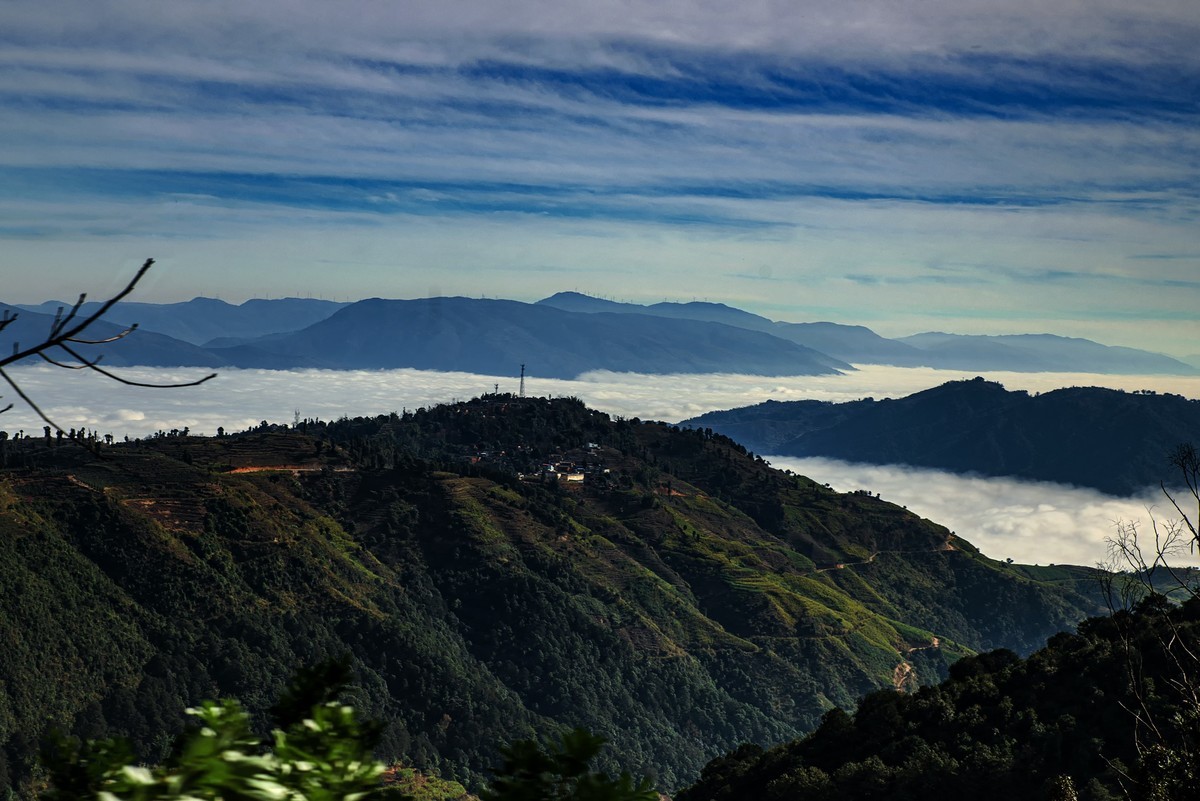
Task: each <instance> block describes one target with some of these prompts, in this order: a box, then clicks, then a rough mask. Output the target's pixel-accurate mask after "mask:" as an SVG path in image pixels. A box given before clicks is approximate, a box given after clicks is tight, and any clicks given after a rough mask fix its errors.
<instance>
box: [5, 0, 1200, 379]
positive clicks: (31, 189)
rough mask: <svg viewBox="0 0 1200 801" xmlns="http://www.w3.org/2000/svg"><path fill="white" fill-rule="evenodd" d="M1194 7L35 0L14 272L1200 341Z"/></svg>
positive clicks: (8, 293) (8, 147)
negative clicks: (690, 304) (590, 300)
mask: <svg viewBox="0 0 1200 801" xmlns="http://www.w3.org/2000/svg"><path fill="white" fill-rule="evenodd" d="M1197 41H1200V5H1198V4H1197V3H1195V2H1194V0H1147V1H1146V2H1140V3H1136V4H1133V3H1129V2H1127V0H1089V2H1086V3H1084V2H1057V3H1046V2H1043V1H1042V0H988V2H981V1H979V0H927V1H925V2H915V1H914V0H861V2H855V3H829V2H824V1H823V0H822V2H816V0H789V1H788V2H763V1H761V0H747V1H746V2H739V3H730V2H706V1H705V0H689V2H686V3H684V2H677V0H663V1H662V2H654V3H648V2H647V3H634V2H602V1H601V0H560V1H559V2H555V3H544V2H538V3H534V2H528V0H503V2H497V0H439V2H436V3H432V2H415V1H409V2H397V1H396V0H387V1H384V0H379V1H377V2H363V1H362V0H345V1H344V2H337V3H332V2H327V0H321V2H316V1H315V0H287V2H283V0H256V1H255V2H253V3H247V2H244V0H237V2H232V0H206V1H205V2H193V3H163V2H160V1H159V0H131V1H129V2H112V1H111V0H36V2H35V1H34V0H10V2H6V3H4V4H3V5H2V6H0V277H2V278H3V284H2V286H3V288H2V290H0V295H3V298H2V299H3V300H5V301H7V302H37V301H41V300H45V299H48V298H67V299H70V298H73V297H74V296H75V295H76V294H78V292H80V291H85V290H86V291H88V292H90V293H91V294H92V296H93V297H100V296H103V295H105V294H106V293H109V292H112V291H115V290H116V289H117V288H119V286H120V285H121V284H122V283H123V282H124V281H125V280H127V279H128V277H129V276H130V275H131V274H132V273H133V271H134V270H135V269H136V267H137V266H138V265H139V264H141V262H142V261H143V260H144V259H146V258H147V257H154V258H156V259H158V260H159V268H157V269H156V270H155V271H154V272H153V273H152V274H151V276H150V277H149V278H148V279H147V280H146V281H145V282H144V283H143V285H142V286H140V287H139V293H138V297H137V298H136V299H138V300H146V301H160V302H165V301H176V300H185V299H188V298H191V297H193V296H197V295H204V296H210V297H221V298H223V299H225V300H230V301H241V300H244V299H246V298H249V297H279V296H287V295H291V296H302V297H303V296H313V297H326V298H333V299H338V300H355V299H358V298H362V297H373V296H380V297H404V298H408V297H424V296H430V295H441V294H461V295H467V296H472V297H479V296H486V297H508V298H514V299H518V300H536V299H538V298H541V297H545V296H547V295H549V294H552V293H553V292H556V291H560V290H578V291H583V292H588V293H591V294H595V295H600V296H604V297H612V298H616V299H622V300H631V301H636V302H655V301H660V300H664V299H668V300H691V299H693V298H696V299H708V300H712V301H721V302H726V303H729V304H731V305H735V306H739V307H741V308H746V309H748V310H750V311H754V312H757V313H760V314H764V315H766V316H768V317H771V318H772V319H781V320H790V321H812V320H832V321H836V322H845V323H861V324H865V325H868V326H870V327H872V328H873V329H875V330H876V331H878V332H879V333H881V334H884V335H885V336H898V335H904V334H911V333H916V332H919V331H925V330H945V331H953V332H958V333H1020V332H1050V333H1058V334H1063V335H1069V336H1082V337H1086V338H1089V339H1094V340H1096V341H1100V342H1103V343H1105V344H1119V345H1129V346H1134V347H1142V348H1146V349H1150V350H1155V351H1159V352H1166V353H1170V354H1173V355H1181V356H1186V355H1191V354H1196V353H1200V345H1197V344H1196V339H1197V336H1196V335H1197V333H1200V324H1198V323H1197V321H1196V313H1195V310H1196V308H1197V307H1200V233H1198V232H1200V225H1198V222H1200V220H1198V219H1197V216H1198V214H1197V212H1198V209H1200V205H1198V191H1200V180H1198V179H1200V48H1197V47H1196V42H1197Z"/></svg>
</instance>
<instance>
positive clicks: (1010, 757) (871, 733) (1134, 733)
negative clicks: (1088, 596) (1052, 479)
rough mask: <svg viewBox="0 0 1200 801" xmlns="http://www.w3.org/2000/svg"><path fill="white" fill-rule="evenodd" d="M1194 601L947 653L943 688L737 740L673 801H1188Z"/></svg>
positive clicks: (1159, 603) (1198, 771)
mask: <svg viewBox="0 0 1200 801" xmlns="http://www.w3.org/2000/svg"><path fill="white" fill-rule="evenodd" d="M1197 654H1200V602H1197V601H1195V600H1193V601H1190V602H1187V603H1185V604H1184V605H1183V606H1182V607H1171V606H1168V605H1167V604H1166V602H1165V601H1164V600H1163V598H1162V596H1153V597H1150V598H1147V599H1146V600H1145V601H1144V602H1142V603H1141V604H1140V605H1139V606H1137V607H1135V608H1134V609H1132V610H1121V611H1118V612H1117V613H1116V614H1114V615H1112V616H1109V617H1101V618H1093V619H1090V620H1087V621H1085V622H1084V623H1083V624H1081V625H1080V626H1079V629H1078V632H1077V633H1074V634H1068V633H1063V634H1059V635H1056V636H1055V637H1053V638H1051V640H1050V641H1049V643H1048V644H1047V646H1046V647H1045V648H1044V649H1042V650H1040V651H1038V652H1036V653H1035V654H1033V655H1032V656H1030V657H1029V658H1027V659H1020V658H1018V657H1017V655H1016V654H1014V653H1012V652H1011V651H1005V650H1000V651H993V652H991V653H986V654H981V655H979V656H972V657H967V658H965V659H962V660H959V661H958V662H957V663H955V664H954V665H953V666H951V668H950V678H949V680H947V681H946V682H944V683H943V684H940V685H937V686H932V687H924V688H921V689H920V690H918V691H917V692H915V693H910V694H903V693H895V692H887V691H881V692H877V693H874V694H871V695H868V696H867V697H866V698H864V699H863V700H862V701H861V702H860V703H859V705H858V708H857V710H856V711H855V712H854V713H853V714H847V713H846V712H843V711H842V710H840V709H838V710H832V711H830V712H829V713H828V714H826V716H825V718H824V720H823V721H822V722H821V726H820V728H818V729H817V731H816V732H814V733H813V734H811V735H810V736H808V737H807V738H805V739H802V740H798V741H794V742H790V743H787V744H785V745H781V746H777V747H775V748H772V749H769V750H766V751H764V750H763V749H761V748H758V747H755V746H743V747H742V748H740V749H738V750H737V751H735V752H733V753H731V754H729V755H727V756H725V757H723V758H720V759H717V760H714V761H713V762H711V763H710V764H709V765H708V766H707V767H705V769H704V773H703V777H702V778H701V780H700V781H699V782H698V783H697V784H696V785H695V786H693V787H691V788H688V789H687V790H686V791H684V792H681V793H679V794H678V795H677V796H676V801H735V800H740V799H746V798H757V799H764V801H774V800H775V799H797V798H803V799H806V801H808V800H809V799H811V801H834V799H836V800H837V801H859V800H860V799H883V798H886V799H891V800H892V801H910V800H911V801H916V800H917V799H927V798H972V799H978V801H991V800H992V799H995V800H996V801H1011V799H1018V798H1019V799H1046V801H1076V800H1078V801H1109V800H1110V799H1126V798H1131V799H1147V800H1148V801H1153V800H1155V799H1158V800H1161V801H1167V800H1168V799H1177V800H1178V801H1185V800H1186V799H1192V798H1196V797H1197V796H1196V792H1197V788H1200V704H1198V703H1197V700H1198V698H1200V694H1198V693H1200V660H1198V659H1197Z"/></svg>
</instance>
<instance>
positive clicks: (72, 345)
mask: <svg viewBox="0 0 1200 801" xmlns="http://www.w3.org/2000/svg"><path fill="white" fill-rule="evenodd" d="M152 266H154V259H146V262H145V264H143V265H142V267H141V269H139V270H138V271H137V274H136V275H134V276H133V278H132V279H131V280H130V281H129V283H128V284H126V285H125V288H124V289H122V290H121V291H120V292H118V293H117V294H116V295H113V296H112V297H111V298H109V299H108V300H106V301H104V302H103V303H102V304H100V307H99V308H98V309H96V311H94V312H92V313H91V314H89V315H86V316H85V315H81V314H80V311H81V309H82V308H83V303H84V301H85V300H87V294H86V293H85V294H81V295H80V296H79V299H78V300H77V301H75V305H74V306H72V307H71V309H70V311H66V313H64V308H63V307H61V306H60V307H59V308H58V312H57V313H56V314H55V315H54V323H53V324H52V325H51V326H50V331H49V332H47V334H46V336H45V337H44V338H42V339H41V340H39V341H37V342H35V343H34V344H32V345H29V346H27V347H24V348H23V347H21V345H20V343H14V345H13V350H12V353H10V354H9V355H7V356H0V378H2V379H4V381H5V382H6V383H7V384H8V385H9V386H10V387H12V389H13V391H14V392H16V393H17V396H18V397H20V398H21V400H23V401H24V402H25V403H26V404H28V405H29V407H30V408H31V409H33V410H34V412H36V413H37V415H38V417H40V418H42V420H44V421H45V422H46V423H48V424H49V425H50V426H52V427H53V428H54V429H55V430H57V431H59V432H60V433H61V432H62V431H63V428H62V426H60V425H58V423H55V422H54V421H53V420H51V419H50V417H48V416H47V415H46V413H45V412H44V411H43V410H42V408H41V407H40V406H38V405H37V403H36V402H34V400H33V398H31V397H29V395H28V394H26V392H25V391H24V390H23V389H22V388H21V386H20V384H18V383H17V381H16V380H15V379H14V378H13V377H12V376H11V375H9V373H8V371H6V370H5V369H4V368H5V367H8V366H9V365H10V364H16V363H17V362H20V361H22V360H23V359H28V358H31V357H34V356H37V357H40V358H41V359H42V360H43V361H45V362H47V363H49V364H52V365H54V366H55V367H61V368H63V369H64V370H92V371H94V372H97V373H99V374H100V375H103V376H104V377H105V378H109V379H111V380H113V381H116V382H118V383H121V384H126V385H128V386H133V387H150V388H162V389H165V388H173V387H194V386H196V385H198V384H203V383H204V382H205V381H208V380H209V379H212V378H215V377H216V373H211V374H209V375H206V376H204V377H203V378H200V379H197V380H195V381H184V382H180V383H169V384H152V383H146V382H142V381H133V380H131V379H128V378H124V377H122V376H119V375H117V374H115V373H113V372H111V371H109V370H106V369H105V368H103V367H101V366H100V364H99V362H100V357H96V358H94V359H88V358H87V357H85V356H83V355H81V354H80V353H79V351H78V349H77V347H78V346H79V345H105V344H108V343H110V342H116V341H117V340H120V339H124V338H125V337H127V336H129V335H130V334H132V333H133V332H134V331H136V330H137V323H134V324H133V325H131V326H129V327H128V328H126V329H125V330H124V331H121V332H120V333H118V334H116V335H115V336H111V337H105V338H103V339H88V338H85V334H86V333H87V332H88V329H90V328H91V327H92V326H94V325H95V324H96V323H97V322H99V321H100V320H101V319H103V317H104V315H106V314H108V312H109V310H111V309H112V307H113V306H115V305H116V304H117V302H118V301H120V300H121V299H122V298H124V297H125V296H126V295H128V294H129V293H130V292H132V291H133V289H134V287H136V286H137V284H138V282H139V281H141V280H142V276H144V275H145V274H146V273H147V272H148V271H149V270H150V268H151V267H152ZM19 317H20V315H19V314H16V313H14V312H12V311H10V310H7V309H6V310H5V311H4V314H3V315H0V331H4V329H6V328H8V327H9V326H10V325H12V324H13V323H14V322H16V320H17V319H18V318H19ZM12 407H13V404H11V403H10V404H8V405H7V406H5V407H3V408H0V413H3V412H6V411H8V410H9V409H11V408H12Z"/></svg>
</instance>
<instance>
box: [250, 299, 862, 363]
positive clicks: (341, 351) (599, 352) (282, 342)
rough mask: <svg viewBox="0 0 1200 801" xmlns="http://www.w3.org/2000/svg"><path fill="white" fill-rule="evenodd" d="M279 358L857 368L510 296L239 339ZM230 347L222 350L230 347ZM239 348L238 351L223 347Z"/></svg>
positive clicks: (383, 308) (355, 310) (758, 335)
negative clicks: (511, 298) (510, 298)
mask: <svg viewBox="0 0 1200 801" xmlns="http://www.w3.org/2000/svg"><path fill="white" fill-rule="evenodd" d="M245 345H246V346H247V347H251V348H254V349H256V350H257V351H259V352H261V353H269V354H273V355H276V356H279V357H280V358H281V361H282V362H283V363H285V364H289V365H290V364H292V363H294V362H292V361H291V360H295V359H299V358H304V359H309V360H312V361H313V362H314V363H316V365H317V366H323V367H331V368H332V367H336V368H342V369H355V368H366V369H370V368H397V367H413V368H418V369H425V370H457V371H465V372H476V373H483V374H486V375H511V374H512V373H514V372H515V371H516V370H517V369H519V366H520V365H521V364H527V365H528V367H529V371H530V372H531V373H532V374H536V375H541V376H547V377H557V378H574V377H576V376H578V375H579V374H581V373H584V372H587V371H589V370H613V371H620V372H639V373H711V372H743V373H756V374H762V375H828V374H834V373H837V372H838V371H839V370H849V369H853V368H851V366H850V365H849V364H846V363H845V362H841V361H839V360H837V359H833V358H831V357H829V356H826V355H825V354H822V353H818V352H816V351H813V350H811V349H807V348H804V347H803V346H800V345H797V344H795V343H792V342H788V341H786V340H782V339H779V338H778V337H772V336H770V335H769V334H765V333H762V332H758V331H750V330H747V329H744V328H737V327H734V326H728V325H722V324H719V323H711V322H704V321H699V320H667V319H665V318H662V317H657V316H654V315H644V314H643V315H632V314H605V313H600V314H590V313H589V314H582V313H577V312H568V311H563V310H561V309H556V308H552V307H549V306H542V305H537V304H527V303H520V302H518V301H511V300H477V299H472V298H461V297H459V298H426V299H419V300H384V299H380V298H372V299H370V300H363V301H359V302H358V303H354V304H352V305H350V306H348V307H346V308H344V309H341V310H339V311H338V312H336V313H335V314H333V315H332V316H330V317H329V318H327V319H325V320H322V321H321V322H318V323H316V324H314V325H312V326H309V327H308V328H306V329H304V330H302V331H296V332H292V333H289V334H275V335H271V336H268V337H262V338H259V339H256V340H252V341H250V342H247V343H245ZM227 353H228V352H227ZM229 357H230V358H235V355H234V354H229Z"/></svg>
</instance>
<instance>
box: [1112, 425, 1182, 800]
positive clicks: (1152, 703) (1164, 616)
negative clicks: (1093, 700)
mask: <svg viewBox="0 0 1200 801" xmlns="http://www.w3.org/2000/svg"><path fill="white" fill-rule="evenodd" d="M1168 461H1169V463H1170V464H1171V465H1172V466H1173V467H1175V468H1176V469H1177V470H1178V471H1179V476H1180V478H1181V479H1182V481H1183V485H1184V487H1185V489H1184V493H1185V494H1180V493H1178V492H1172V491H1171V490H1170V489H1168V488H1167V484H1166V482H1162V483H1161V487H1162V491H1163V494H1164V495H1166V497H1167V499H1168V500H1169V501H1170V503H1171V506H1172V507H1173V508H1174V509H1175V511H1176V512H1177V513H1178V515H1179V517H1178V518H1177V519H1174V520H1166V521H1159V520H1157V519H1155V518H1153V517H1152V518H1151V520H1150V532H1148V533H1142V532H1139V530H1138V525H1137V523H1128V522H1127V523H1119V524H1118V526H1117V535H1116V536H1115V537H1114V538H1112V539H1110V540H1109V554H1110V555H1109V560H1108V562H1107V563H1106V564H1103V565H1101V567H1102V568H1104V570H1105V572H1104V574H1103V575H1105V578H1104V579H1103V580H1104V581H1106V583H1107V586H1106V590H1107V593H1106V594H1107V596H1108V602H1109V607H1110V609H1111V610H1112V612H1113V615H1112V620H1113V622H1114V623H1115V624H1116V626H1117V629H1118V632H1119V634H1120V642H1121V652H1122V655H1123V671H1124V676H1125V680H1126V683H1127V686H1128V687H1129V689H1130V695H1131V698H1132V700H1131V701H1130V702H1129V703H1122V707H1123V708H1124V709H1125V711H1126V712H1128V713H1129V715H1130V716H1131V717H1132V719H1133V723H1134V740H1135V745H1136V748H1137V753H1138V757H1139V763H1138V765H1136V766H1135V767H1134V769H1133V771H1132V772H1130V773H1125V772H1123V771H1121V775H1122V786H1123V788H1124V789H1125V793H1126V795H1127V797H1129V798H1131V799H1132V798H1138V799H1151V800H1152V801H1169V800H1171V799H1184V798H1193V797H1194V792H1195V788H1196V787H1197V785H1198V784H1200V642H1198V641H1197V640H1196V638H1195V637H1194V636H1190V632H1191V628H1190V627H1188V625H1187V624H1188V623H1189V622H1191V621H1194V620H1195V619H1196V618H1197V617H1198V616H1200V583H1198V571H1197V569H1196V568H1195V567H1194V566H1190V565H1187V564H1186V562H1187V561H1189V560H1194V559H1195V557H1196V554H1197V549H1200V534H1198V532H1197V526H1198V525H1200V455H1198V454H1197V452H1196V448H1195V446H1193V445H1191V444H1184V445H1180V446H1179V447H1178V448H1176V449H1175V451H1174V452H1173V453H1172V454H1171V456H1170V457H1169V460H1168ZM1188 495H1190V496H1191V500H1190V501H1189V500H1188V497H1187V496H1188ZM1192 503H1195V504H1196V509H1197V511H1196V512H1191V511H1190V510H1188V509H1185V508H1184V506H1185V505H1187V506H1188V507H1190V506H1191V504H1192ZM1172 600H1174V601H1177V602H1179V603H1180V604H1181V606H1174V605H1173V604H1172V603H1171V602H1172ZM1131 608H1132V609H1133V610H1134V611H1136V612H1138V613H1139V614H1138V615H1137V616H1131V615H1130V614H1129V612H1128V611H1127V610H1129V609H1131ZM1147 634H1148V635H1149V639H1150V641H1151V647H1147V642H1146V640H1147V636H1146V635H1147ZM1151 666H1155V668H1156V669H1153V670H1152V668H1151ZM1151 672H1155V673H1157V676H1156V678H1155V679H1150V678H1147V675H1148V674H1149V673H1151Z"/></svg>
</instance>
